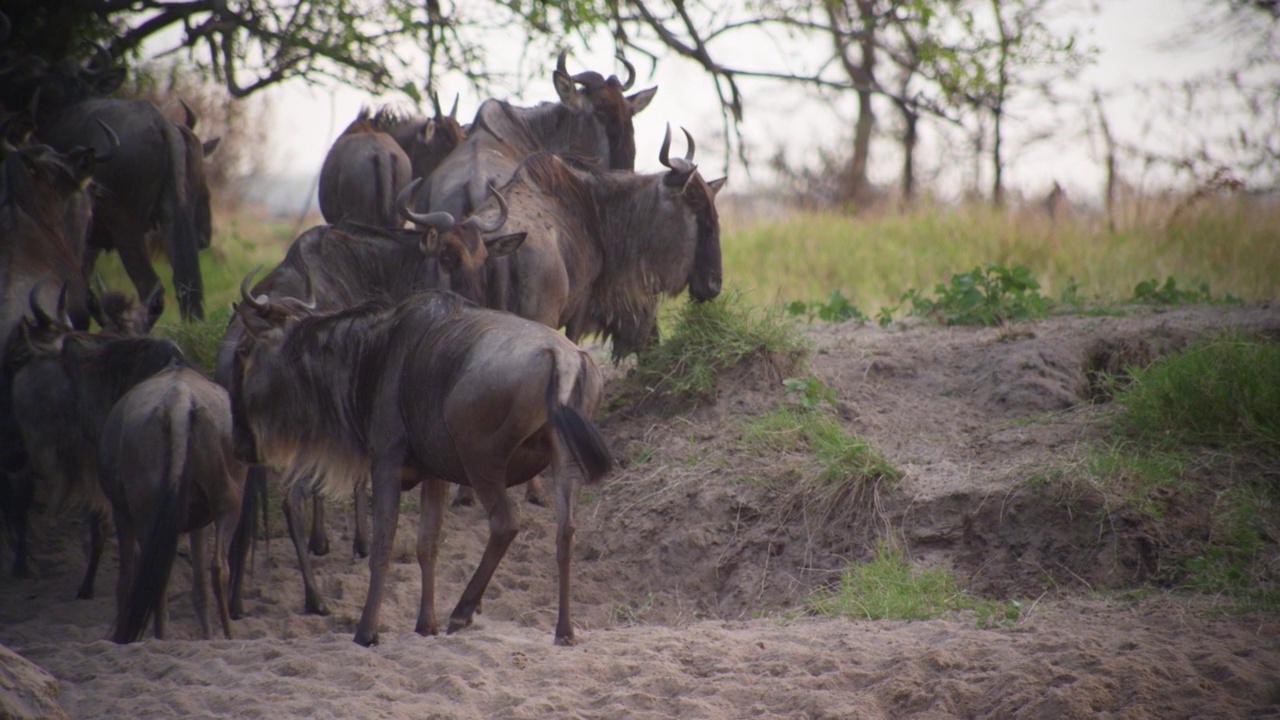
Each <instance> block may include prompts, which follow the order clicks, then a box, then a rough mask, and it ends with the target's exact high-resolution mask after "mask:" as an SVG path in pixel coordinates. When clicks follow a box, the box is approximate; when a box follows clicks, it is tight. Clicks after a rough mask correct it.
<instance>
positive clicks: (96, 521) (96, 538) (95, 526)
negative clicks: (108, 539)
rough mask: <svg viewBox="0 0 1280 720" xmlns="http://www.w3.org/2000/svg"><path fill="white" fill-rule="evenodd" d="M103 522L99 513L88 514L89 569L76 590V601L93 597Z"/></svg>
mask: <svg viewBox="0 0 1280 720" xmlns="http://www.w3.org/2000/svg"><path fill="white" fill-rule="evenodd" d="M104 520H106V518H105V517H104V516H103V513H102V512H101V511H99V510H92V511H90V512H89V518H88V525H89V528H88V532H89V537H88V541H89V547H88V550H87V553H86V554H87V555H88V556H89V567H88V568H86V569H85V571H84V580H82V581H81V582H80V589H78V590H76V599H77V600H89V599H91V598H92V597H93V581H94V578H95V577H96V576H97V575H98V562H99V561H100V560H102V545H103V543H104V539H103V537H102V522H103V521H104Z"/></svg>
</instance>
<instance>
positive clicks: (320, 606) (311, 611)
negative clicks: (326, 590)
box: [307, 598, 329, 617]
mask: <svg viewBox="0 0 1280 720" xmlns="http://www.w3.org/2000/svg"><path fill="white" fill-rule="evenodd" d="M307 614H308V615H319V616H321V617H326V616H328V615H329V606H328V605H325V604H324V601H323V600H320V599H313V598H308V599H307Z"/></svg>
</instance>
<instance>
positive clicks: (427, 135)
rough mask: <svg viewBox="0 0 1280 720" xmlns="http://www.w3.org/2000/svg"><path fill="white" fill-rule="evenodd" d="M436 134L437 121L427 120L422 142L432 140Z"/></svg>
mask: <svg viewBox="0 0 1280 720" xmlns="http://www.w3.org/2000/svg"><path fill="white" fill-rule="evenodd" d="M435 134H436V121H435V120H434V119H431V120H427V122H426V123H425V124H424V125H423V126H422V142H424V143H429V142H431V138H432V136H434V135H435Z"/></svg>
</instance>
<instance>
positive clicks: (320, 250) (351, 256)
mask: <svg viewBox="0 0 1280 720" xmlns="http://www.w3.org/2000/svg"><path fill="white" fill-rule="evenodd" d="M415 182H417V181H415ZM411 191H412V185H411V186H410V187H409V188H406V191H405V192H403V193H402V194H401V197H400V198H399V200H398V203H397V204H398V205H399V206H400V207H401V208H402V209H403V210H404V211H405V213H406V217H408V218H409V219H411V220H412V221H413V222H414V224H415V226H416V227H415V229H392V228H373V227H368V226H363V225H355V224H341V225H337V226H332V225H330V226H319V227H315V228H312V229H310V230H308V231H306V232H304V233H303V234H302V235H300V236H299V237H298V238H297V239H296V240H294V241H293V244H292V245H290V246H289V250H288V252H287V253H286V254H285V257H284V259H283V260H282V261H281V262H280V264H279V265H277V266H276V267H275V268H273V269H272V270H271V271H270V272H268V273H267V274H266V275H265V276H264V277H263V278H262V280H261V281H259V282H258V283H257V285H256V286H255V287H254V288H253V293H254V294H255V295H258V294H267V295H269V296H270V297H272V298H275V299H277V300H280V299H284V298H298V299H301V298H305V297H307V296H308V295H310V294H312V293H313V294H314V297H315V301H316V307H317V309H318V310H322V311H328V310H336V309H339V308H344V307H350V306H353V305H358V304H360V303H362V302H365V301H367V300H370V299H374V298H379V297H385V298H390V299H392V300H400V299H403V298H406V297H408V296H410V295H412V294H414V293H417V292H420V291H422V290H427V289H432V288H444V289H451V290H453V291H455V292H458V293H460V294H462V295H463V296H465V297H470V298H475V297H480V296H482V295H483V289H482V288H481V287H479V285H478V283H481V282H482V281H483V278H484V272H483V266H484V262H485V260H486V258H488V257H490V256H495V257H497V256H501V255H504V254H507V253H510V252H512V251H513V250H514V249H515V248H517V247H518V246H519V244H520V242H522V241H523V240H524V234H523V233H512V234H508V235H500V236H497V237H491V238H490V239H488V240H484V239H483V237H482V234H483V233H494V232H497V231H498V229H499V228H500V227H501V224H502V223H503V222H505V220H506V213H505V211H504V210H503V208H504V205H503V203H502V201H501V199H497V200H495V202H496V204H497V207H498V210H497V212H498V217H497V218H493V219H491V220H490V222H488V223H484V222H482V221H481V220H480V219H479V218H469V219H467V220H465V221H462V222H455V221H454V219H453V217H452V216H450V215H449V214H448V213H443V212H441V213H430V214H425V215H424V214H417V213H413V212H411V211H409V210H407V208H404V203H405V202H406V200H407V197H408V195H409V193H410V192H411ZM308 288H310V289H308ZM243 334H244V322H243V320H242V318H241V317H240V316H239V315H235V316H233V317H232V319H231V322H230V324H229V325H228V327H227V330H226V332H225V334H224V335H223V340H222V343H221V344H220V345H219V348H218V358H217V366H216V374H215V377H216V378H217V380H218V382H219V383H220V384H221V385H223V386H224V387H228V388H229V387H230V381H231V367H232V360H233V358H234V349H235V347H236V344H237V343H238V342H239V341H240V339H241V338H242V336H243ZM244 440H245V438H243V437H241V438H238V439H237V441H238V442H243V441H244ZM254 477H255V480H254V481H255V482H256V475H255V476H254ZM307 490H308V487H307V486H306V485H305V484H297V485H295V486H294V488H293V489H292V490H291V492H290V493H289V494H288V496H287V497H286V498H285V504H284V512H285V519H286V520H287V522H288V524H289V530H290V537H291V538H292V539H293V543H294V547H295V549H296V550H297V553H298V562H299V564H300V566H301V568H302V573H303V580H304V583H305V584H306V588H305V594H306V605H305V607H306V611H307V612H309V613H317V614H327V612H328V610H327V608H326V607H325V605H324V601H323V599H322V598H321V596H320V594H319V592H318V591H317V590H316V589H315V586H314V583H312V581H311V569H310V568H311V563H310V560H309V558H308V557H307V548H308V547H310V548H311V549H312V551H313V552H316V553H317V554H324V553H325V552H327V551H328V537H327V535H326V534H325V525H324V522H323V503H322V500H321V499H320V498H319V496H317V497H316V503H315V512H314V516H313V518H312V534H311V538H310V541H309V542H304V539H303V535H304V533H305V520H306V513H305V511H304V508H303V503H304V501H305V498H306V494H307ZM248 493H249V495H251V496H252V495H253V490H252V489H251V490H249V491H248ZM363 497H364V496H363V493H359V494H357V496H356V505H357V511H356V537H355V551H356V553H357V554H359V555H361V556H363V555H366V554H368V542H367V538H368V532H367V531H366V529H365V527H364V518H365V515H364V512H363V510H364V504H363ZM240 560H241V559H240V558H237V560H236V562H237V563H238V562H239V561H240ZM232 605H233V608H232V611H233V612H234V613H235V614H236V615H237V616H238V615H239V613H240V608H239V595H238V592H236V593H233V600H232Z"/></svg>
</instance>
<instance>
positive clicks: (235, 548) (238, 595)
mask: <svg viewBox="0 0 1280 720" xmlns="http://www.w3.org/2000/svg"><path fill="white" fill-rule="evenodd" d="M259 513H261V514H262V532H263V533H264V534H266V535H267V536H268V537H270V531H269V528H268V527H267V469H266V468H265V467H263V466H262V465H250V466H249V470H248V472H247V473H246V474H245V479H244V500H243V501H242V502H241V504H240V521H239V524H238V525H237V526H236V533H235V535H233V536H232V537H231V548H230V550H229V551H228V555H229V556H230V557H229V558H228V565H229V566H230V572H231V587H230V592H229V594H230V596H231V601H230V605H231V619H233V620H239V619H240V618H242V617H244V572H245V569H246V568H247V567H248V566H249V565H250V559H249V558H250V553H251V552H255V548H256V546H257V537H258V532H257V531H258V514H259Z"/></svg>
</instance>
